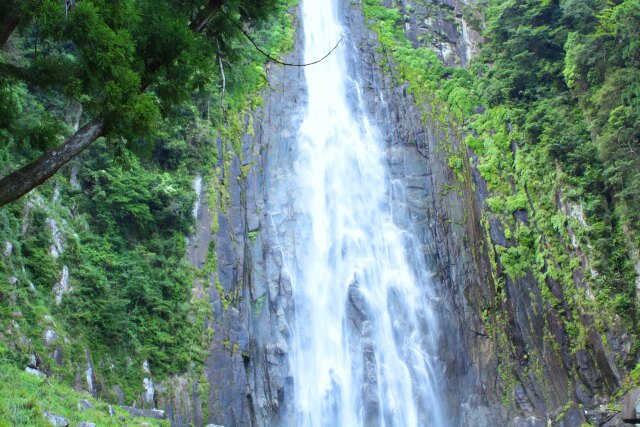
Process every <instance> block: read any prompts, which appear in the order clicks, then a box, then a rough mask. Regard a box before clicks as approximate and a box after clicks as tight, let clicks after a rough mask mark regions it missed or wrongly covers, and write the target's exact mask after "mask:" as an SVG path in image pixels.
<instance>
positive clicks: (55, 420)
mask: <svg viewBox="0 0 640 427" xmlns="http://www.w3.org/2000/svg"><path fill="white" fill-rule="evenodd" d="M44 418H45V420H47V421H49V423H50V424H51V425H52V426H55V427H68V426H69V421H67V419H66V418H65V417H63V416H62V415H56V414H52V413H51V412H45V413H44Z"/></svg>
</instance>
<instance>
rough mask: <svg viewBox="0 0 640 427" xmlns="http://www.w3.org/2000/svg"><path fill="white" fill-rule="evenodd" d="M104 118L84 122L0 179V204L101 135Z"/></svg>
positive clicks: (23, 191)
mask: <svg viewBox="0 0 640 427" xmlns="http://www.w3.org/2000/svg"><path fill="white" fill-rule="evenodd" d="M103 132H104V120H103V119H101V118H98V119H94V120H92V121H90V122H89V123H87V124H86V125H84V126H83V127H82V128H80V129H79V130H78V132H76V133H75V134H74V135H73V136H72V137H71V138H69V139H68V140H67V141H65V142H64V143H63V144H61V145H59V146H57V147H56V148H53V149H51V150H48V151H47V152H45V153H44V154H43V155H42V156H40V157H39V158H37V159H36V160H34V161H33V162H31V163H29V164H28V165H26V166H23V167H22V168H20V169H18V170H17V171H15V172H13V173H12V174H10V175H7V176H5V177H4V178H2V179H1V180H0V206H4V205H6V204H7V203H9V202H12V201H14V200H15V199H17V198H19V197H22V196H24V195H25V194H27V193H28V192H29V191H31V189H33V188H34V187H37V186H38V185H40V184H42V183H44V182H45V181H46V180H47V179H49V178H51V176H53V174H55V173H56V172H57V171H58V169H60V168H61V167H62V166H64V165H65V164H66V163H67V162H68V161H69V160H71V159H73V158H74V157H75V156H77V155H78V154H80V153H81V152H82V151H83V150H84V149H85V148H87V147H89V146H90V145H91V144H92V143H93V141H95V140H96V139H98V138H99V137H100V136H102V133H103Z"/></svg>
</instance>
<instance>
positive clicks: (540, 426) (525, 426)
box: [513, 417, 546, 427]
mask: <svg viewBox="0 0 640 427" xmlns="http://www.w3.org/2000/svg"><path fill="white" fill-rule="evenodd" d="M545 426H546V423H545V422H544V421H542V420H540V419H538V418H536V417H526V418H524V417H516V419H514V420H513V427H545Z"/></svg>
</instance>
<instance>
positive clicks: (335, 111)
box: [284, 0, 446, 427]
mask: <svg viewBox="0 0 640 427" xmlns="http://www.w3.org/2000/svg"><path fill="white" fill-rule="evenodd" d="M338 1H339V0H323V1H320V0H304V1H303V2H302V15H303V16H302V19H303V26H304V39H305V46H304V58H305V61H307V62H310V61H313V60H316V59H317V58H319V57H322V56H323V55H324V54H326V52H328V51H329V50H331V48H332V47H333V45H334V44H335V42H336V41H337V39H338V38H339V37H340V35H342V34H343V33H344V30H343V28H342V27H341V26H340V24H339V19H338V5H337V2H338ZM349 52H351V50H350V48H349V46H348V41H347V40H346V39H345V41H344V42H343V43H342V44H341V46H340V47H339V48H338V49H337V50H336V51H335V52H333V54H332V55H330V56H329V57H328V58H327V59H325V60H324V61H322V62H321V63H319V64H317V65H314V66H309V67H305V68H304V73H305V78H306V82H307V87H308V100H307V103H306V105H305V106H304V107H303V108H305V109H306V110H305V111H304V113H303V114H304V119H303V122H302V124H301V126H300V129H299V130H298V141H297V145H296V148H295V149H296V150H297V153H296V154H297V160H296V164H295V170H294V179H295V180H296V183H295V185H296V198H297V199H296V200H295V202H294V203H295V211H296V230H295V248H294V250H293V253H292V254H290V255H289V256H288V257H287V256H285V258H284V263H285V268H286V269H288V270H289V271H288V272H287V273H288V275H289V276H290V277H291V280H292V285H293V292H294V299H295V326H294V331H293V334H292V337H291V342H290V346H291V347H290V362H291V367H292V368H291V369H292V375H293V386H294V394H295V404H294V405H295V412H296V414H295V425H297V426H313V427H316V426H331V427H335V426H378V425H379V426H399V427H411V426H435V427H439V426H445V425H446V411H445V410H444V408H443V407H442V404H441V403H440V402H439V386H440V385H441V384H440V381H441V380H440V379H439V378H440V376H441V375H440V374H439V373H438V369H436V368H435V366H436V363H435V360H434V356H433V355H434V354H436V352H435V350H436V348H435V347H436V342H437V334H438V322H437V319H436V318H435V317H434V314H433V312H432V309H431V307H430V304H431V302H430V301H432V298H431V295H430V291H429V287H430V286H431V282H430V280H429V272H427V271H426V270H425V267H424V263H423V262H422V261H421V260H422V256H421V255H420V252H419V245H418V244H417V242H416V241H415V239H414V238H413V237H412V236H411V234H410V233H409V232H407V231H406V230H401V229H400V228H399V227H398V226H396V225H395V224H394V219H393V216H394V212H393V210H394V209H397V207H396V204H393V203H392V200H391V188H392V187H393V188H394V189H395V188H397V187H398V186H400V187H402V186H403V185H404V183H401V182H392V180H391V179H390V177H389V173H388V170H387V169H388V167H387V160H386V155H385V147H384V143H383V141H382V139H381V137H380V135H379V131H378V129H377V128H376V126H375V125H373V124H372V123H370V121H369V119H368V118H367V114H366V113H365V109H364V105H363V101H362V98H361V96H362V93H361V88H360V87H359V85H358V82H357V81H356V80H354V79H353V78H351V77H349V75H348V73H349V69H348V67H347V57H346V55H347V54H350V53H349ZM394 192H395V190H394Z"/></svg>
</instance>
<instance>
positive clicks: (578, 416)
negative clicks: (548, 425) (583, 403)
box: [557, 408, 585, 427]
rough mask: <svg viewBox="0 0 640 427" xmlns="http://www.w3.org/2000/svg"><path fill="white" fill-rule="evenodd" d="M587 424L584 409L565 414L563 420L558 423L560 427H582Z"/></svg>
mask: <svg viewBox="0 0 640 427" xmlns="http://www.w3.org/2000/svg"><path fill="white" fill-rule="evenodd" d="M584 422H585V413H584V410H583V409H580V408H571V409H569V410H568V411H566V412H565V413H564V415H563V416H562V418H561V419H560V420H559V421H558V422H557V426H558V427H582V425H583V424H584Z"/></svg>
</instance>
